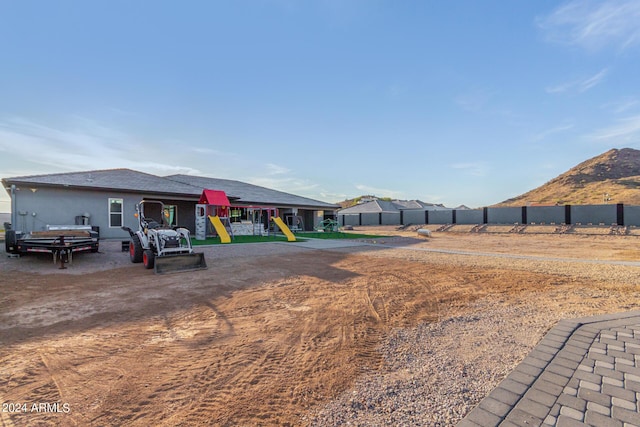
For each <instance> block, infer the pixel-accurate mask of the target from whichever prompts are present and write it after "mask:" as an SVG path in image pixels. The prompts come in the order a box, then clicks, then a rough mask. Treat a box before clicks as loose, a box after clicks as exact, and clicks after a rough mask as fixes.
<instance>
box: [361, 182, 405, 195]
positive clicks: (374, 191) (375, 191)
mask: <svg viewBox="0 0 640 427" xmlns="http://www.w3.org/2000/svg"><path fill="white" fill-rule="evenodd" d="M355 187H356V189H357V190H358V191H360V192H362V193H366V194H371V195H374V196H378V197H391V198H394V199H401V198H402V197H403V192H402V191H397V190H389V189H386V188H377V187H371V186H369V185H364V184H356V185H355Z"/></svg>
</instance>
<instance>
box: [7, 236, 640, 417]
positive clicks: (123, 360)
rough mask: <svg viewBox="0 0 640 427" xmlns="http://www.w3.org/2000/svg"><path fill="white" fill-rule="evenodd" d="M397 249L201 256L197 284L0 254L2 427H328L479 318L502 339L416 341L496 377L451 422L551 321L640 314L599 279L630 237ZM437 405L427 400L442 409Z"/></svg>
mask: <svg viewBox="0 0 640 427" xmlns="http://www.w3.org/2000/svg"><path fill="white" fill-rule="evenodd" d="M357 231H359V232H362V231H367V232H372V231H376V230H371V229H368V230H365V229H359V230H357ZM377 231H379V232H380V233H387V234H388V233H392V232H393V233H395V232H394V231H393V229H390V228H387V229H382V230H377ZM395 234H396V235H397V236H396V237H380V238H375V239H367V241H366V243H368V245H365V246H354V247H345V248H336V249H331V250H316V249H309V248H304V247H299V246H295V245H292V244H287V243H268V244H253V245H249V244H247V245H233V246H228V247H224V246H217V247H210V248H204V249H198V250H199V251H203V252H205V255H206V259H207V263H208V265H209V269H208V270H203V271H196V272H190V273H180V274H171V275H154V274H153V272H152V271H148V270H144V269H143V268H142V266H141V265H135V266H134V265H131V264H129V263H128V254H127V253H123V252H120V248H119V242H107V243H103V244H102V246H101V253H98V254H86V255H79V256H76V257H75V258H74V262H73V264H72V265H71V266H69V268H68V269H67V270H58V269H57V268H56V266H54V265H53V264H52V263H51V261H50V260H49V258H46V257H37V256H28V257H23V258H20V259H10V258H7V257H6V256H5V254H4V252H2V253H1V254H0V256H1V259H0V402H2V405H3V407H2V412H0V420H1V421H2V425H3V426H11V425H15V426H27V425H68V426H74V425H140V426H148V425H157V426H174V425H221V426H236V425H248V426H253V425H256V426H258V425H264V426H267V425H291V426H293V425H296V426H297V425H321V424H337V423H338V421H336V419H333V421H327V420H329V419H330V418H328V416H327V415H326V414H327V411H329V412H331V411H333V412H334V415H332V416H336V415H335V411H336V410H335V408H334V409H330V408H331V404H332V402H333V403H335V402H337V401H338V400H339V399H340V398H341V396H342V398H344V395H345V393H347V394H349V393H351V394H353V393H357V390H358V388H357V387H362V385H360V386H358V384H360V383H361V382H362V380H363V379H366V378H376V377H378V378H383V377H384V376H385V375H386V374H387V373H388V372H390V369H391V366H392V365H393V364H394V363H395V362H394V361H390V359H389V356H388V355H387V354H385V352H384V351H383V348H384V346H385V345H388V340H389V339H390V337H392V336H397V334H398V331H409V330H414V329H415V328H418V327H421V326H424V325H432V326H434V327H435V326H438V325H440V326H442V327H443V328H444V327H445V326H446V322H448V321H450V320H451V319H456V318H457V319H462V318H465V319H466V318H467V317H464V316H473V315H474V313H476V312H478V311H482V313H476V314H478V315H479V316H480V317H482V316H485V317H487V318H488V319H490V320H491V321H492V322H502V324H504V325H509V326H508V327H507V326H505V327H503V328H498V329H497V330H496V328H494V327H488V328H486V330H485V329H482V330H480V329H474V326H473V325H472V323H473V321H472V320H470V321H469V322H468V324H467V323H462V324H461V325H460V327H458V328H457V329H456V330H455V331H453V332H448V333H447V334H443V333H439V334H436V333H432V335H431V336H429V337H428V339H429V343H430V344H429V345H430V346H431V347H432V348H433V349H434V351H443V352H444V353H443V354H447V355H448V356H447V357H452V358H458V359H457V360H460V362H459V363H460V364H461V366H462V365H464V364H469V365H471V364H473V365H474V366H475V367H476V369H481V368H482V366H483V365H482V363H485V364H487V365H489V364H490V365H493V367H494V368H496V369H497V371H496V372H499V373H498V374H495V375H493V377H492V378H491V379H490V380H489V379H487V380H486V381H485V380H484V379H482V378H477V381H476V382H477V383H478V384H479V385H478V386H477V388H478V390H466V391H464V392H461V394H460V395H459V396H457V395H455V394H456V393H453V395H452V396H451V399H452V403H451V405H453V406H455V405H456V404H457V405H459V406H460V405H462V403H460V402H459V401H462V400H464V405H463V406H460V408H463V409H460V411H459V412H464V411H467V410H469V409H471V408H472V407H473V405H474V404H476V403H477V402H478V401H479V399H481V398H482V397H483V395H484V394H486V393H488V391H490V389H491V388H492V387H493V386H495V384H497V382H499V381H500V379H501V377H500V376H501V375H502V376H504V375H506V374H507V373H508V371H509V370H510V369H512V368H513V366H515V364H516V363H518V362H519V360H521V359H522V358H523V357H524V356H525V355H526V353H527V352H528V351H529V350H530V349H531V348H532V346H534V345H535V343H536V342H537V341H538V340H539V339H540V338H541V337H542V336H543V334H544V333H545V332H546V330H548V329H549V328H550V327H552V326H553V325H554V324H555V322H556V321H557V320H558V319H561V318H564V317H577V316H583V315H589V314H601V313H606V312H616V311H625V310H631V309H638V308H639V307H640V292H638V285H640V278H639V277H640V275H639V274H638V273H640V267H638V266H636V265H617V264H611V263H607V262H606V261H611V260H623V261H638V260H640V250H639V243H640V238H639V237H635V236H632V237H630V236H571V235H556V236H539V235H486V234H484V235H483V234H471V233H465V234H454V233H435V234H434V235H433V237H432V238H429V239H424V238H417V237H416V233H415V232H409V231H406V232H401V233H395ZM434 249H435V250H440V251H451V252H455V251H463V252H478V253H480V252H481V253H482V255H480V254H478V255H477V256H476V255H469V254H464V253H460V254H458V253H447V252H431V250H434ZM490 254H498V255H501V256H491V255H490ZM504 255H508V256H511V257H512V256H514V255H522V256H523V257H521V258H510V257H505V256H504ZM527 256H531V257H533V258H527ZM553 257H557V258H562V259H564V260H551V259H549V258H553ZM565 258H572V259H574V260H576V261H577V260H584V259H588V260H594V261H595V260H600V261H601V262H602V261H603V260H604V262H603V263H592V262H587V263H585V262H572V261H571V260H566V259H565ZM638 265H640V264H638ZM496 313H497V314H496ZM460 316H463V317H460ZM500 316H502V317H500ZM480 317H477V318H476V323H478V324H479V323H481V322H477V319H479V318H480ZM438 327H439V326H438ZM457 334H460V335H457ZM471 335H473V338H471V339H469V337H470V336H471ZM458 336H460V337H462V336H466V337H467V338H466V339H464V340H463V339H458V338H456V337H458ZM505 337H507V338H508V339H505ZM505 342H506V344H505ZM507 344H508V345H511V346H512V347H505V345H507ZM511 348H517V351H515V352H514V351H511V350H510V349H511ZM508 351H511V354H502V353H503V352H508ZM396 353H397V351H396ZM449 353H451V354H449ZM398 354H399V353H398ZM402 354H403V355H406V351H405V352H403V353H402ZM496 361H498V362H496ZM496 365H499V366H496ZM433 369H434V370H436V367H435V366H434V367H433ZM465 375H469V374H468V373H466V374H465ZM448 386H450V385H446V384H442V385H441V387H442V388H444V387H448ZM434 387H435V388H434V389H433V391H432V393H433V394H434V396H430V395H424V396H422V398H424V399H425V400H429V399H436V395H439V394H442V389H440V391H439V389H438V388H437V387H438V386H437V385H434ZM467 388H469V387H467ZM463 393H467V394H468V395H466V397H465V396H462V394H463ZM469 396H471V397H469ZM463 398H464V399H463ZM456 399H458V400H459V401H457V400H456ZM456 402H457V403H456ZM56 403H57V404H58V406H56V405H54V404H56ZM34 404H35V406H34ZM47 404H48V405H47ZM451 405H450V406H451ZM400 409H401V408H400ZM435 411H436V410H433V411H431V412H432V413H435ZM443 411H445V409H443ZM459 412H456V413H455V414H454V415H453V416H452V415H451V414H449V415H447V416H446V417H445V416H444V415H442V416H440V415H433V414H432V415H431V416H433V417H435V418H434V419H437V420H438V421H437V422H434V423H433V424H431V425H450V424H451V423H454V422H455V421H456V420H457V419H459V418H460V417H461V416H462V415H464V413H459ZM398 413H400V412H398ZM323 414H325V415H323ZM350 416H356V415H350ZM358 416H365V415H364V414H360V415H358ZM437 417H440V418H437ZM456 417H457V418H456ZM361 419H366V418H361ZM367 424H368V425H375V422H373V421H372V422H370V423H367ZM383 424H384V423H383V421H380V424H379V425H383Z"/></svg>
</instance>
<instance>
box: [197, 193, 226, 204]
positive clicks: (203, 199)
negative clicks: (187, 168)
mask: <svg viewBox="0 0 640 427" xmlns="http://www.w3.org/2000/svg"><path fill="white" fill-rule="evenodd" d="M198 203H200V204H207V205H215V206H231V203H229V199H228V198H227V195H226V194H225V192H224V191H221V190H202V195H201V196H200V201H199V202H198Z"/></svg>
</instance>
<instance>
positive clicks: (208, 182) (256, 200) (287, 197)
mask: <svg viewBox="0 0 640 427" xmlns="http://www.w3.org/2000/svg"><path fill="white" fill-rule="evenodd" d="M166 178H167V179H170V180H172V181H175V182H180V183H183V184H189V185H191V186H194V187H197V188H201V189H202V188H211V189H216V190H222V191H224V192H225V193H227V195H228V196H230V197H231V196H232V197H237V198H238V200H237V201H238V202H241V203H243V204H257V205H259V204H269V205H278V206H291V207H312V208H321V209H338V208H339V206H338V205H334V204H331V203H325V202H321V201H318V200H314V199H310V198H307V197H302V196H296V195H295V194H289V193H285V192H283V191H278V190H272V189H270V188H265V187H260V186H259V185H253V184H247V183H246V182H241V181H234V180H231V179H221V178H208V177H203V176H193V175H170V176H167V177H166Z"/></svg>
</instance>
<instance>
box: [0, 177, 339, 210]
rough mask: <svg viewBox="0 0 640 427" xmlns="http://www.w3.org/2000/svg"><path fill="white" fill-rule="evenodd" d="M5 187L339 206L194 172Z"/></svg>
mask: <svg viewBox="0 0 640 427" xmlns="http://www.w3.org/2000/svg"><path fill="white" fill-rule="evenodd" d="M2 183H3V185H4V187H5V188H7V187H8V186H10V185H11V184H16V185H25V186H26V185H34V186H36V185H39V186H52V187H70V188H78V189H87V190H119V191H126V192H136V193H138V192H141V193H150V194H157V195H167V196H173V197H187V198H189V199H196V200H197V199H198V198H199V197H200V195H201V194H202V190H203V189H210V190H222V191H224V192H225V193H226V194H227V197H228V198H230V199H232V200H233V201H238V202H242V203H243V204H258V205H276V206H282V207H300V208H313V209H325V210H333V209H337V208H338V207H339V206H338V205H333V204H330V203H325V202H321V201H318V200H314V199H310V198H307V197H301V196H296V195H294V194H289V193H285V192H282V191H277V190H271V189H269V188H264V187H260V186H257V185H252V184H247V183H244V182H240V181H233V180H228V179H217V178H206V177H200V176H191V175H171V176H167V177H160V176H156V175H151V174H148V173H144V172H138V171H135V170H131V169H106V170H95V171H86V172H68V173H56V174H48V175H32V176H19V177H13V178H3V179H2Z"/></svg>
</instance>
